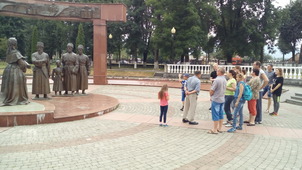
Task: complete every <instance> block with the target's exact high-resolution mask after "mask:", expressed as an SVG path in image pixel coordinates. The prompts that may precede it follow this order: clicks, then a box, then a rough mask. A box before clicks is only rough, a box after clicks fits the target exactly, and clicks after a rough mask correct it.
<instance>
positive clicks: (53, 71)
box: [51, 69, 55, 80]
mask: <svg viewBox="0 0 302 170" xmlns="http://www.w3.org/2000/svg"><path fill="white" fill-rule="evenodd" d="M51 79H52V80H54V79H55V69H53V70H52V73H51Z"/></svg>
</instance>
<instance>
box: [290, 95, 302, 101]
mask: <svg viewBox="0 0 302 170" xmlns="http://www.w3.org/2000/svg"><path fill="white" fill-rule="evenodd" d="M290 98H291V99H294V100H299V101H302V96H301V97H300V96H299V97H298V96H291V97H290Z"/></svg>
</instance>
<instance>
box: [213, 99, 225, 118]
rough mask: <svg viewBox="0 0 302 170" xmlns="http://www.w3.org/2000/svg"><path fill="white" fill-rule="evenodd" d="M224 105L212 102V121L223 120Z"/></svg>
mask: <svg viewBox="0 0 302 170" xmlns="http://www.w3.org/2000/svg"><path fill="white" fill-rule="evenodd" d="M223 105H224V103H217V102H214V101H212V106H211V110H212V120H213V121H219V120H222V119H223Z"/></svg>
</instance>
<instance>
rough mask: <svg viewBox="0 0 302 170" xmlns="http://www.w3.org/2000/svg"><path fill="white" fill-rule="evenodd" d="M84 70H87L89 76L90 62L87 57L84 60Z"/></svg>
mask: <svg viewBox="0 0 302 170" xmlns="http://www.w3.org/2000/svg"><path fill="white" fill-rule="evenodd" d="M86 69H87V73H88V75H89V74H90V60H89V58H88V57H87V58H86Z"/></svg>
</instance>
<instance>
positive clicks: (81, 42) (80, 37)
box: [75, 23, 86, 51]
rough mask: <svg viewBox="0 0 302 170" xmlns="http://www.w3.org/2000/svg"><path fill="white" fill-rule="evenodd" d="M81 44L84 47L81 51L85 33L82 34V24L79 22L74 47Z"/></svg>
mask: <svg viewBox="0 0 302 170" xmlns="http://www.w3.org/2000/svg"><path fill="white" fill-rule="evenodd" d="M80 44H81V45H83V46H84V49H83V51H85V48H86V47H85V35H84V30H83V24H82V23H80V24H79V27H78V36H77V39H76V46H75V48H78V46H79V45H80Z"/></svg>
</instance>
